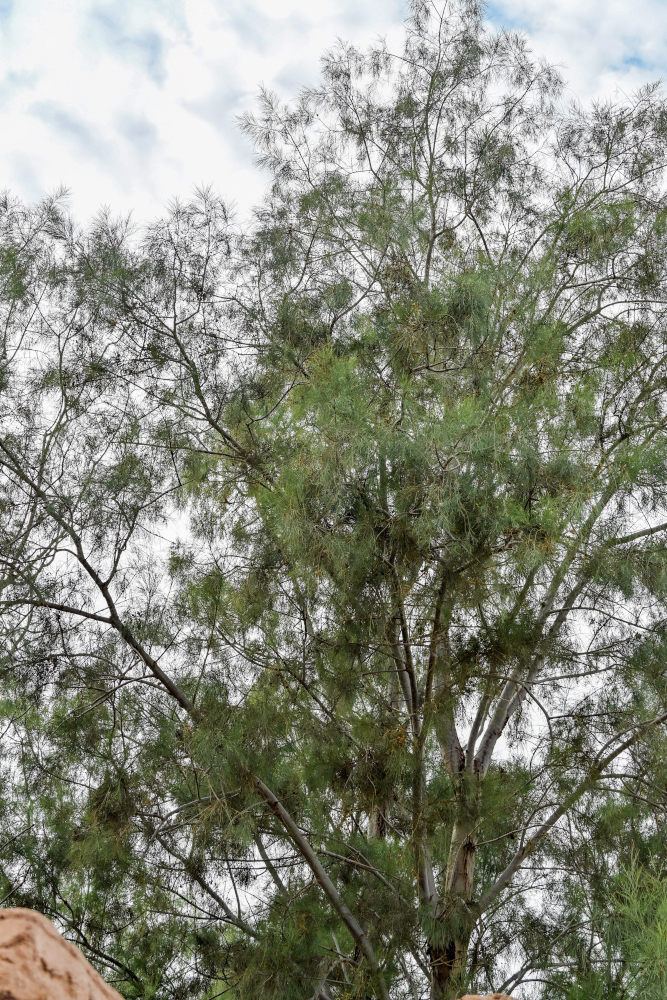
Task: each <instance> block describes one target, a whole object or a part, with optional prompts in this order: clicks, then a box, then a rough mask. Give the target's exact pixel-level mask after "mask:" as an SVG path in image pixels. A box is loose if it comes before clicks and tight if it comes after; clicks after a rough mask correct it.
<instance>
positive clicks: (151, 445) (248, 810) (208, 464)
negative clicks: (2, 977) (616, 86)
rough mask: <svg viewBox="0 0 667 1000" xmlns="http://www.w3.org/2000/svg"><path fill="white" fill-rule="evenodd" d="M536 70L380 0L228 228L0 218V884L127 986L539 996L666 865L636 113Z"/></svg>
mask: <svg viewBox="0 0 667 1000" xmlns="http://www.w3.org/2000/svg"><path fill="white" fill-rule="evenodd" d="M559 87H560V84H559V81H558V78H557V75H556V74H555V73H554V71H553V70H552V69H551V68H549V67H548V66H546V65H542V64H535V63H534V62H533V61H532V60H531V59H530V57H529V55H528V53H527V52H526V49H525V46H524V44H523V42H522V41H521V39H520V38H518V37H517V36H515V35H513V34H509V33H505V32H502V33H500V34H493V33H491V32H489V31H488V30H487V29H486V28H485V26H484V22H483V10H482V9H481V8H480V6H479V5H478V4H476V3H470V2H464V3H456V4H454V3H452V4H446V5H445V6H444V7H443V8H442V9H441V10H439V11H433V10H432V9H431V5H430V4H421V3H416V4H414V5H413V9H412V16H411V19H410V21H409V22H408V24H407V27H406V36H405V46H404V49H403V51H402V52H401V53H400V54H398V55H396V54H392V53H391V52H389V51H388V50H387V49H386V48H385V47H384V46H379V47H376V48H375V49H373V50H371V51H370V52H369V53H368V54H367V55H363V54H361V53H359V52H357V51H356V50H354V49H352V48H350V47H348V46H341V47H340V48H339V49H338V50H337V51H336V52H334V53H333V54H331V55H329V56H328V57H327V58H326V59H325V61H324V64H323V78H322V84H321V86H320V87H318V88H317V89H314V90H312V91H305V92H304V93H303V94H302V97H301V98H300V100H299V102H298V103H297V104H296V105H294V106H290V107H283V106H282V105H281V104H280V103H279V102H278V101H276V99H275V98H273V97H272V96H271V95H269V94H265V95H263V99H262V106H261V109H260V113H259V115H258V117H256V118H253V117H248V118H247V119H246V120H245V121H244V127H245V129H246V131H247V132H248V133H249V134H250V135H252V137H253V139H254V141H255V143H256V145H257V148H258V151H259V153H260V156H261V159H262V162H263V164H264V165H265V166H266V167H268V168H269V169H270V170H271V172H272V177H273V182H272V186H271V189H270V192H269V194H268V195H267V199H266V202H265V204H264V205H262V206H261V207H260V208H259V209H258V211H257V213H256V216H255V222H254V225H253V227H252V228H251V229H250V231H246V232H240V231H238V230H237V229H236V228H235V226H234V224H233V222H232V221H231V220H230V219H229V217H228V214H227V212H226V209H225V208H224V205H223V204H222V203H221V202H220V201H219V200H218V199H217V198H215V197H214V196H213V195H212V194H211V193H210V192H201V193H200V194H199V195H198V196H197V197H196V198H195V199H194V200H193V201H192V203H190V204H187V205H180V204H177V205H174V206H173V208H172V210H171V212H170V214H169V215H168V217H167V218H165V219H164V220H162V221H159V222H157V223H156V224H154V225H153V226H151V227H149V228H148V229H147V230H146V231H144V232H136V231H134V230H133V228H132V226H131V225H130V223H129V222H128V221H123V220H120V221H114V220H113V219H111V218H110V217H108V216H103V217H100V219H99V220H98V221H97V222H96V223H95V224H94V225H93V226H92V227H90V228H89V229H88V230H85V231H80V230H79V229H77V227H76V226H75V225H74V224H73V223H72V222H71V221H70V220H69V219H68V217H67V215H66V213H65V211H64V210H63V208H62V205H61V204H60V203H59V202H58V201H57V200H56V201H52V202H49V203H45V204H43V205H41V206H37V207H36V208H33V209H30V208H26V207H24V206H21V205H19V204H17V203H15V202H13V201H11V199H7V200H6V202H5V204H4V206H3V223H2V225H3V232H2V258H1V268H0V271H1V274H2V279H3V282H4V286H3V298H2V302H3V314H4V331H5V332H4V337H5V346H4V351H3V362H2V364H3V367H2V420H3V425H2V435H1V437H0V471H1V473H2V486H1V487H0V489H1V491H2V492H1V494H0V505H1V507H0V509H1V510H2V516H3V533H2V541H1V551H0V560H1V566H2V576H1V578H0V588H1V590H2V594H1V596H0V600H1V601H2V626H3V632H4V640H5V641H4V652H3V653H2V660H1V661H0V662H1V670H2V681H3V702H2V705H3V714H4V717H5V720H6V722H5V726H6V728H5V736H4V740H3V754H4V764H3V776H4V777H3V781H4V785H3V788H4V793H3V794H4V797H3V804H2V808H3V812H4V818H5V827H6V828H7V829H8V830H9V831H10V834H9V837H8V838H7V839H6V840H5V842H4V843H3V844H2V845H0V852H1V856H2V859H3V862H2V864H3V867H2V880H3V884H4V886H5V888H4V890H2V888H1V887H0V891H1V892H2V896H3V897H4V900H5V901H10V900H11V901H12V902H14V903H16V904H18V903H24V904H26V905H35V906H37V907H38V908H39V909H40V910H42V911H43V912H45V913H48V914H50V915H52V916H54V917H55V918H57V919H58V920H60V921H62V922H63V923H64V925H65V926H66V927H67V928H68V930H69V933H70V934H71V936H72V938H73V939H74V940H76V941H77V943H79V944H80V945H82V946H83V947H85V948H86V949H87V950H88V953H89V954H90V956H91V957H92V959H93V961H95V962H96V963H97V964H98V967H100V968H101V969H102V970H104V971H105V973H106V974H107V976H108V978H109V979H110V981H112V982H114V984H115V985H116V987H117V988H118V989H120V990H121V991H122V992H123V994H124V995H125V996H126V997H128V998H138V997H142V998H148V997H152V996H159V997H160V998H163V997H170V998H177V997H188V996H192V997H198V998H202V1000H203V998H213V997H215V996H221V995H222V994H223V993H225V994H227V995H229V996H232V997H238V998H239V1000H242V998H251V997H257V996H263V997H264V996H266V997H272V996H273V997H276V998H278V997H279V998H281V1000H288V998H292V997H293V998H295V1000H296V998H304V1000H305V998H306V997H314V998H318V1000H334V998H341V1000H342V998H343V997H345V998H352V997H364V998H366V997H378V998H388V997H397V998H398V997H408V996H411V997H423V996H426V995H430V996H431V997H432V998H433V1000H449V998H453V997H456V996H458V995H459V992H461V991H463V988H464V987H466V986H470V987H479V988H482V989H484V988H489V987H493V988H495V989H507V990H509V989H512V990H514V989H516V987H517V986H520V985H521V984H522V983H525V984H527V985H526V988H527V989H528V990H530V989H538V990H539V982H540V980H541V981H545V979H549V982H550V984H551V985H550V986H549V989H552V987H553V985H554V983H555V985H556V987H557V988H560V989H561V993H562V995H563V996H565V995H566V991H567V990H568V989H570V980H568V979H567V976H565V977H563V976H562V975H561V976H560V978H559V977H558V976H557V975H555V974H553V975H552V971H550V970H552V967H553V961H552V956H553V955H554V954H556V953H557V954H558V955H560V956H561V962H562V965H563V966H564V967H566V968H570V967H571V968H573V969H575V971H576V966H577V962H579V959H580V955H579V952H577V949H578V945H577V941H580V940H581V936H582V934H583V935H584V936H585V930H584V925H585V924H586V920H587V918H586V916H585V913H584V912H583V911H582V910H581V909H580V908H579V909H578V908H577V906H576V905H575V904H574V900H575V895H574V894H573V890H574V888H576V887H575V886H574V879H575V878H576V877H577V871H578V866H580V865H582V864H583V862H582V858H584V859H585V852H586V847H585V838H586V836H587V835H589V834H590V832H591V829H593V830H594V832H595V836H596V837H597V838H598V839H599V841H600V847H599V854H598V855H596V856H595V857H596V858H597V861H596V864H598V865H599V864H601V863H602V860H604V859H607V863H608V865H609V866H611V868H612V869H613V868H614V865H616V863H617V860H618V853H615V848H614V843H613V841H612V839H610V834H609V829H610V827H609V822H608V819H609V815H611V814H612V813H613V815H614V817H615V819H614V823H615V824H616V826H615V827H614V829H619V828H620V829H622V830H623V831H628V830H630V829H631V828H632V827H633V823H634V822H635V820H636V818H637V816H638V815H639V813H638V810H639V809H640V806H639V801H640V800H641V799H642V798H648V799H649V800H650V801H651V802H652V803H653V805H652V806H651V808H650V809H648V811H644V812H642V814H641V823H642V824H643V830H644V834H645V835H646V836H649V838H651V837H652V840H651V843H652V844H653V845H654V849H655V851H657V852H658V853H660V852H661V851H662V852H664V841H661V840H660V836H659V833H658V832H657V831H658V830H659V825H660V823H661V821H663V820H664V804H665V802H664V790H663V792H662V795H663V798H662V799H660V794H659V793H656V792H655V790H654V786H655V785H656V783H659V778H660V774H661V773H662V772H661V766H662V765H661V764H660V761H659V756H658V758H656V754H655V753H654V752H653V749H652V748H655V747H656V746H659V745H662V744H661V743H660V739H659V734H660V727H661V724H662V723H664V721H665V719H666V718H667V706H666V705H665V675H664V663H665V639H666V634H665V617H664V593H665V582H666V579H667V577H666V574H665V554H664V548H663V538H664V530H665V528H666V527H667V524H666V523H665V521H664V517H665V513H664V512H665V507H666V503H665V501H666V499H667V498H666V487H665V483H666V477H665V465H666V457H667V456H666V444H665V441H666V439H665V434H664V431H665V398H666V397H665V385H666V379H665V332H664V330H665V327H664V320H665V288H666V287H667V286H666V281H665V278H666V276H665V260H666V259H667V257H666V254H665V250H666V249H667V247H666V242H667V240H666V232H665V231H666V226H667V202H666V200H665V197H664V195H663V193H662V183H663V179H664V167H665V151H666V140H667V109H666V107H665V104H664V101H663V99H662V97H661V95H660V93H659V91H658V90H657V88H655V87H649V88H645V89H644V90H642V91H641V92H639V93H638V94H637V95H636V97H635V98H633V99H632V100H628V101H627V102H626V103H623V104H613V103H601V104H596V105H594V106H593V107H592V108H591V109H590V110H585V109H582V108H580V107H578V106H575V107H564V106H563V105H562V103H561V102H560V98H559V92H560V91H559ZM648 787H650V788H651V789H653V791H652V793H651V794H650V795H647V796H642V794H641V789H642V788H648ZM637 789H640V791H639V792H638V791H637ZM605 823H606V824H607V826H605ZM651 830H655V831H656V832H655V834H652V833H651ZM584 867H585V866H584ZM582 870H583V868H582ZM647 870H648V869H647ZM585 871H586V872H587V873H588V875H590V876H591V877H592V874H593V869H592V868H590V867H589V868H585ZM611 874H612V875H613V871H611ZM647 877H648V876H647ZM590 884H592V883H590ZM595 919H596V918H595ZM595 919H594V917H593V916H591V918H590V921H589V922H588V924H586V926H588V927H590V928H593V930H591V933H593V931H594V929H595V928H594V924H595ZM595 926H597V927H598V928H599V923H598V924H597V925H595ZM596 933H597V932H596ZM561 944H562V947H561ZM609 947H610V948H611V949H612V951H613V949H614V947H616V946H615V945H614V943H613V941H612V942H611V943H610V946H609ZM619 947H620V945H619ZM575 953H576V954H575ZM593 957H595V956H593ZM622 957H623V956H622V954H621V951H618V949H617V950H616V951H614V952H613V955H612V958H611V959H610V961H612V962H615V961H621V960H622ZM589 959H590V954H589ZM589 965H590V962H589ZM549 977H550V978H549ZM531 983H532V984H533V985H532V986H531V985H529V984H531ZM526 995H528V994H526ZM549 995H552V994H551V993H550V994H549Z"/></svg>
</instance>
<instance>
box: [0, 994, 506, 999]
mask: <svg viewBox="0 0 667 1000" xmlns="http://www.w3.org/2000/svg"><path fill="white" fill-rule="evenodd" d="M0 1000H2V998H1V997H0ZM461 1000H512V997H508V996H507V994H506V993H487V994H485V996H483V997H481V996H480V995H479V994H478V993H466V995H465V996H464V997H461Z"/></svg>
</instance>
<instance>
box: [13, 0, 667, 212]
mask: <svg viewBox="0 0 667 1000" xmlns="http://www.w3.org/2000/svg"><path fill="white" fill-rule="evenodd" d="M406 11H407V0H251V2H249V0H247V2H243V0H115V2H112V0H95V2H93V0H58V2H57V3H56V2H54V0H13V3H12V2H11V0H0V51H1V52H2V60H1V61H0V128H1V129H2V136H3V142H2V144H1V147H0V177H1V178H2V181H1V182H0V183H2V185H5V186H7V187H8V188H9V189H10V190H12V191H14V192H15V193H16V194H19V195H21V196H22V197H24V198H26V199H29V200H32V199H34V198H36V197H39V196H40V195H41V194H44V193H47V192H49V191H53V190H54V189H55V188H56V187H57V186H58V185H59V184H65V185H66V186H67V187H68V188H70V190H71V192H72V196H71V204H72V207H73V209H74V211H75V213H76V214H77V215H78V216H79V217H80V218H82V219H85V218H86V217H88V216H90V215H91V214H93V213H94V212H95V211H96V210H97V209H98V208H99V207H100V206H101V205H103V204H107V205H110V206H112V208H113V209H114V210H115V211H117V212H126V211H129V210H131V209H133V210H134V213H135V216H136V217H137V218H139V219H145V218H150V217H151V216H154V215H155V214H157V213H158V212H160V211H162V209H163V208H164V206H165V205H166V203H167V202H168V201H169V200H170V199H171V198H172V197H174V196H181V197H187V196H188V195H189V194H190V193H191V192H192V190H193V188H194V187H195V186H196V185H198V184H211V185H212V186H213V187H214V188H215V189H216V190H217V191H218V192H219V193H220V194H221V195H222V196H223V197H225V198H227V199H229V200H231V201H235V202H237V203H238V204H239V205H240V206H242V207H245V206H247V205H248V204H249V203H250V202H252V201H253V200H255V199H256V198H257V197H259V195H260V193H261V189H262V185H263V179H262V177H261V175H260V174H259V172H258V171H257V170H256V169H255V168H254V167H253V165H252V152H251V150H250V148H249V145H248V143H247V140H246V139H245V138H244V137H243V136H242V135H241V134H240V133H239V131H238V129H237V127H236V124H235V118H236V116H237V115H238V114H240V113H241V112H242V111H244V110H246V109H248V108H252V106H253V103H254V100H255V95H256V93H257V88H258V85H259V84H260V83H264V84H266V85H268V86H269V87H272V88H274V89H277V90H278V91H279V92H280V93H281V95H282V96H284V97H289V96H291V95H294V94H296V93H297V91H298V89H299V87H300V86H302V85H307V84H312V83H314V82H315V81H316V79H317V75H318V71H319V59H320V56H321V54H322V53H323V52H324V50H325V49H327V48H328V47H330V46H331V45H332V44H333V43H334V42H335V40H336V38H337V37H343V38H346V39H350V40H352V41H354V42H356V43H358V44H361V45H364V44H366V43H368V42H370V41H371V40H373V39H375V38H377V37H378V36H379V35H384V34H389V35H390V36H393V37H396V36H397V34H398V33H399V32H400V24H401V20H402V18H403V17H404V16H405V14H406ZM489 16H490V18H491V19H492V20H493V22H494V23H496V24H498V23H505V24H508V25H509V24H511V25H513V26H515V27H519V28H521V29H522V30H525V31H526V32H527V33H528V34H529V37H530V40H531V44H532V47H533V48H534V50H535V51H536V52H537V53H539V54H541V55H544V56H546V57H547V58H548V59H549V60H550V61H552V62H556V63H558V64H559V65H561V66H562V68H563V73H564V75H565V77H566V78H567V79H568V80H569V83H570V87H569V93H570V95H571V96H574V95H575V94H576V95H578V96H580V97H583V98H585V99H586V98H588V97H590V96H592V95H596V94H597V95H600V94H611V93H613V92H614V90H615V89H618V88H620V89H622V90H625V91H628V90H631V89H633V88H634V87H635V86H637V85H638V84H639V83H641V82H644V81H645V80H648V79H653V78H655V77H656V76H659V75H660V73H661V72H664V71H665V68H666V67H667V3H665V2H664V0H633V2H632V3H631V2H629V0H608V2H606V3H604V4H603V3H601V2H600V0H576V2H575V0H551V2H550V3H549V4H548V5H547V4H545V3H544V0H496V2H495V3H494V4H493V5H492V6H491V8H490V10H489Z"/></svg>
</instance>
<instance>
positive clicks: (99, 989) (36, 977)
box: [0, 908, 122, 1000]
mask: <svg viewBox="0 0 667 1000" xmlns="http://www.w3.org/2000/svg"><path fill="white" fill-rule="evenodd" d="M0 1000H122V998H121V996H120V994H119V993H116V991H115V990H113V989H112V988H111V987H110V986H107V984H106V983H105V982H104V980H103V979H102V977H101V976H99V975H98V974H97V972H95V970H94V969H93V967H92V965H90V963H89V962H87V961H86V959H85V958H84V957H83V955H82V954H81V952H80V951H79V949H78V948H76V947H75V946H74V945H73V944H71V943H70V942H69V941H66V940H65V938H64V937H62V936H61V935H60V934H59V933H58V931H57V930H56V929H55V927H54V926H53V924H52V923H51V921H50V920H47V919H46V917H43V916H42V914H41V913H37V912H36V911H35V910H23V909H18V908H17V909H15V910H0Z"/></svg>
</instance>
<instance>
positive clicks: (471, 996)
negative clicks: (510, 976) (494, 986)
mask: <svg viewBox="0 0 667 1000" xmlns="http://www.w3.org/2000/svg"><path fill="white" fill-rule="evenodd" d="M461 1000H512V997H508V996H507V994H506V993H487V994H485V996H483V997H481V996H480V995H479V993H466V995H465V996H464V997H461Z"/></svg>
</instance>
